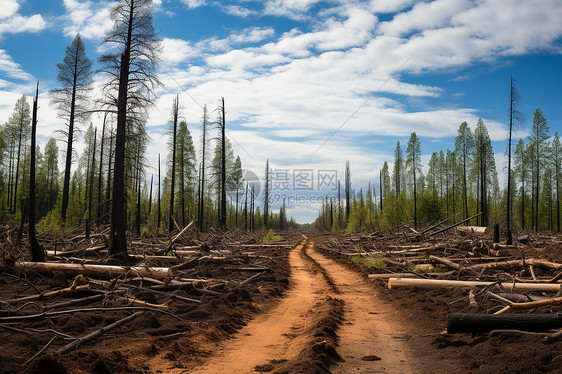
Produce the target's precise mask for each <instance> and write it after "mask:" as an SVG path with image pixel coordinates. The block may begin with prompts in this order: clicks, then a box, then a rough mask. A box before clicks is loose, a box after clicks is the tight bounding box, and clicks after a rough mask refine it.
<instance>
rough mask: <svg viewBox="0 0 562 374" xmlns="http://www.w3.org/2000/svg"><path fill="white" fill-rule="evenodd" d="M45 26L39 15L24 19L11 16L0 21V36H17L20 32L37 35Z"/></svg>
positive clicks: (15, 15)
mask: <svg viewBox="0 0 562 374" xmlns="http://www.w3.org/2000/svg"><path fill="white" fill-rule="evenodd" d="M46 26H47V22H45V20H44V19H43V17H42V16H41V15H40V14H34V15H32V16H30V17H24V16H21V15H19V14H12V15H11V16H10V17H6V18H4V19H2V20H1V21H0V36H2V35H3V34H19V33H22V32H32V33H37V32H39V31H41V30H43V29H45V27H46Z"/></svg>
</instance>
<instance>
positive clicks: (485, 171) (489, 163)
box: [474, 118, 496, 226]
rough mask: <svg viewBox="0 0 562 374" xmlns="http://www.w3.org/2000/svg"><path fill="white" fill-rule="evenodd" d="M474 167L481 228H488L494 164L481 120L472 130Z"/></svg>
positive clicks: (489, 142) (490, 146) (489, 143)
mask: <svg viewBox="0 0 562 374" xmlns="http://www.w3.org/2000/svg"><path fill="white" fill-rule="evenodd" d="M474 139H475V144H474V145H475V147H474V165H475V168H476V169H477V170H478V180H479V184H480V185H479V196H480V211H481V212H482V226H488V217H489V214H488V193H489V190H490V187H491V183H490V181H491V180H492V178H494V175H495V174H496V162H495V159H494V152H493V150H492V142H491V141H490V136H489V135H488V129H487V128H486V125H485V124H484V121H483V120H482V118H479V119H478V122H477V123H476V129H475V130H474Z"/></svg>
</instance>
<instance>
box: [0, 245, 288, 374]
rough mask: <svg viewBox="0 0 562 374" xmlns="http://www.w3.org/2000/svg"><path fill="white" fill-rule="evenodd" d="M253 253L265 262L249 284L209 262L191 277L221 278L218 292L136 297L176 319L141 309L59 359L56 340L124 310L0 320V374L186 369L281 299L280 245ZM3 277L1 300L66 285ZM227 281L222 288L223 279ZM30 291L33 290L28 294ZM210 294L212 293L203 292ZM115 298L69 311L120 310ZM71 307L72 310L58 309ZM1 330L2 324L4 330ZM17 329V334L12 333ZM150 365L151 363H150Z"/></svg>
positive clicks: (58, 280) (4, 311) (284, 256)
mask: <svg viewBox="0 0 562 374" xmlns="http://www.w3.org/2000/svg"><path fill="white" fill-rule="evenodd" d="M254 253H255V254H256V255H259V256H261V257H260V258H262V259H266V261H267V266H268V267H269V269H270V271H268V272H264V273H263V274H262V275H260V276H258V277H257V278H255V279H254V280H252V281H251V282H249V283H248V284H245V285H244V286H237V285H238V284H240V281H239V280H238V279H247V278H249V277H251V276H252V275H254V274H256V273H255V272H251V271H248V272H240V271H233V270H232V269H229V268H228V267H227V266H222V265H212V266H207V267H204V268H203V267H202V268H201V269H199V272H198V274H197V276H201V277H206V278H214V279H223V280H224V281H225V282H226V283H225V285H224V287H221V288H217V289H214V293H213V294H203V295H200V294H194V293H193V292H191V291H190V290H185V291H183V290H182V291H179V292H178V291H175V292H170V293H174V294H176V295H178V296H183V297H189V298H196V299H199V300H201V304H200V305H197V304H192V303H186V302H183V301H181V300H176V299H172V300H171V301H169V298H168V295H169V294H166V293H165V294H163V295H161V296H160V295H159V296H155V295H154V294H153V293H142V292H140V293H137V294H136V295H135V298H137V299H139V300H143V301H146V302H149V303H153V304H163V303H165V302H166V301H169V302H168V304H167V305H168V307H169V308H168V309H166V311H168V312H170V313H171V314H173V315H174V316H175V317H179V318H180V319H181V320H179V319H177V318H174V317H173V316H170V315H166V314H161V313H152V312H146V313H144V314H143V315H141V316H140V317H138V318H137V319H135V320H134V321H132V322H130V323H129V324H126V325H124V326H122V327H120V328H118V329H116V330H112V331H111V332H109V333H107V334H106V335H104V336H103V337H102V338H100V339H97V340H95V341H94V342H92V343H89V344H86V345H84V346H82V347H80V348H79V349H77V350H75V351H73V352H71V353H68V354H63V355H59V354H57V353H56V350H57V349H59V348H61V347H62V346H63V345H66V344H67V343H69V342H70V341H71V340H68V339H66V338H65V337H64V336H61V335H55V333H53V330H56V331H58V332H59V333H61V334H66V335H67V336H70V337H74V338H78V337H81V336H84V335H87V334H89V333H91V332H92V331H95V330H98V329H100V328H102V327H104V326H107V325H109V324H111V323H113V322H115V321H117V320H119V319H121V318H124V317H126V316H127V315H130V314H132V313H131V312H130V311H106V312H99V311H95V312H80V313H78V312H77V313H73V314H69V315H63V316H59V317H51V318H41V319H38V320H36V321H30V322H22V323H17V324H14V323H2V322H1V321H0V331H1V336H2V341H1V343H0V372H1V373H22V372H29V373H96V374H101V373H157V372H162V371H166V370H170V369H172V368H181V369H182V370H185V368H188V367H190V366H193V365H195V364H197V363H198V362H200V361H202V360H205V359H206V358H208V357H210V356H212V355H213V354H214V352H213V349H214V348H215V347H216V345H217V344H218V343H219V342H221V341H222V340H225V339H228V338H229V337H230V336H232V335H233V334H234V333H236V332H237V331H238V330H239V329H241V328H242V327H243V326H244V325H246V322H247V321H248V320H250V319H251V318H252V317H253V316H254V315H256V314H258V313H260V311H262V310H267V308H269V306H270V305H273V304H275V301H276V300H278V299H279V298H281V297H282V296H283V294H284V293H285V291H286V289H287V287H288V286H289V281H288V277H289V267H288V251H287V250H282V249H280V248H265V247H263V248H257V249H256V250H255V251H254ZM14 275H15V276H17V277H14V276H13V275H11V274H8V273H2V274H1V275H0V300H10V299H14V298H16V297H21V296H27V295H33V294H36V293H37V291H39V292H42V291H47V290H48V291H51V290H53V289H58V288H61V287H68V286H69V285H70V281H71V280H72V279H70V280H67V279H66V277H65V275H64V274H58V275H56V276H54V277H45V276H40V275H37V274H32V273H25V272H21V273H17V274H14ZM230 279H232V280H236V281H232V282H231V283H232V285H229V283H228V281H229V280H230ZM34 288H36V289H37V290H35V289H34ZM209 292H211V291H209ZM90 295H92V294H91V293H83V294H75V295H73V296H72V297H73V298H79V297H85V296H90ZM67 300H70V297H60V296H59V297H57V298H56V299H40V300H37V301H32V302H29V303H26V304H17V307H18V311H17V313H18V314H34V313H40V312H41V311H42V308H44V307H45V306H48V305H51V304H53V303H58V302H61V301H67ZM127 304H129V303H127V302H126V301H125V302H124V301H123V299H122V298H119V297H117V296H116V297H112V296H108V297H106V299H104V300H103V301H98V302H94V303H90V304H86V305H81V306H78V307H76V309H79V308H87V307H90V308H91V307H98V308H99V307H112V306H123V305H127ZM65 309H73V308H65ZM13 310H14V306H13V305H7V304H1V305H0V318H1V317H5V316H9V315H14V312H13ZM1 325H5V326H4V327H3V326H1ZM10 327H13V328H17V329H19V330H20V331H17V330H14V329H13V328H12V329H10ZM53 336H56V338H55V339H54V340H53V342H52V343H51V344H50V345H49V346H48V347H47V349H46V350H45V352H44V353H43V354H42V355H41V356H39V357H38V358H37V359H35V360H33V361H32V362H31V363H30V364H28V365H24V363H25V362H26V361H27V360H29V359H30V358H31V357H32V356H33V355H35V354H36V353H37V352H39V351H40V350H41V349H42V348H43V347H45V345H46V344H47V343H48V342H49V341H50V340H51V338H52V337H53ZM155 363H158V364H157V365H155Z"/></svg>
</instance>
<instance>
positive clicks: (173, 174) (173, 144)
mask: <svg viewBox="0 0 562 374" xmlns="http://www.w3.org/2000/svg"><path fill="white" fill-rule="evenodd" d="M179 111H180V109H179V95H177V96H176V98H175V99H174V103H173V104H172V128H171V131H172V134H171V135H172V139H171V144H170V145H171V147H172V155H171V160H170V161H171V162H172V170H171V173H170V177H171V183H170V217H168V220H169V224H168V232H169V233H170V232H172V230H173V229H174V222H173V221H174V219H173V217H174V202H175V201H174V192H175V188H176V134H177V132H178V116H179Z"/></svg>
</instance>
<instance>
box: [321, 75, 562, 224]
mask: <svg viewBox="0 0 562 374" xmlns="http://www.w3.org/2000/svg"><path fill="white" fill-rule="evenodd" d="M513 88H514V87H513V83H512V90H513ZM516 99H518V93H517V98H516ZM512 104H516V101H514V103H510V111H509V114H510V120H511V121H510V123H511V122H513V121H519V122H521V120H522V114H521V113H520V112H518V111H517V110H516V109H514V106H513V105H512ZM511 124H512V125H513V123H511ZM509 140H511V137H510V139H509ZM514 143H515V142H514ZM403 148H404V147H403V145H402V144H400V141H397V143H396V147H395V150H394V160H393V164H392V170H390V166H389V163H388V162H384V164H383V167H382V169H381V170H380V172H379V173H378V174H379V178H377V179H378V180H376V181H374V182H373V183H369V185H368V187H367V189H366V190H363V188H359V189H358V190H357V189H354V188H352V186H351V177H350V175H351V172H350V166H349V162H348V163H346V172H345V183H344V189H345V191H344V193H343V194H345V196H343V197H342V195H343V194H342V193H340V191H339V189H338V193H337V195H335V196H331V197H327V198H326V199H325V200H324V203H323V205H322V208H321V210H320V213H319V217H318V218H317V219H316V221H315V222H314V227H316V228H317V229H320V230H331V231H342V230H347V231H348V232H361V231H373V230H380V229H384V228H388V227H392V226H396V225H399V224H401V223H409V224H410V225H411V226H412V227H414V228H415V229H419V228H421V227H422V226H424V225H428V224H430V223H435V222H439V221H442V220H445V219H447V218H450V219H455V220H457V221H461V220H463V219H467V218H470V217H472V216H474V215H477V214H479V213H481V214H480V215H479V216H477V217H475V218H473V219H472V220H470V221H469V222H467V225H468V224H472V225H480V226H491V225H493V224H500V225H501V226H502V227H504V228H505V229H506V230H507V229H509V230H507V231H508V235H510V234H511V229H518V230H525V231H540V230H551V231H554V230H555V231H557V232H559V231H560V161H561V157H562V146H561V143H560V138H559V136H558V133H557V132H555V133H554V135H553V136H552V134H550V128H549V126H548V124H547V119H546V118H545V116H544V114H543V112H542V110H541V109H540V108H537V109H536V110H535V111H534V113H533V120H532V126H531V129H530V135H529V136H528V137H527V138H521V139H519V140H518V141H517V143H516V144H515V145H514V150H513V152H512V153H513V155H511V152H509V154H508V159H509V160H510V167H508V170H509V173H508V174H509V179H510V182H511V183H509V186H508V188H507V189H502V188H501V187H500V184H499V181H498V172H497V168H496V162H495V158H494V152H493V149H492V144H491V141H490V137H489V134H488V130H487V128H486V125H485V123H484V121H483V120H482V118H480V119H478V121H477V123H476V125H475V126H474V130H473V129H471V127H470V126H469V124H468V123H467V122H462V123H461V125H460V126H459V128H458V131H457V136H456V137H455V147H454V149H446V150H441V151H439V152H433V153H432V154H431V157H430V159H429V163H428V165H427V166H428V167H427V173H426V174H425V175H424V173H422V167H421V142H420V140H419V138H418V137H417V135H416V133H415V132H413V133H412V134H411V136H410V139H409V141H408V143H407V145H406V150H405V152H404V150H403ZM512 159H513V160H512ZM511 164H512V165H513V167H511ZM377 185H378V187H375V186H377ZM508 191H509V193H508ZM508 207H509V210H508ZM508 212H509V217H510V220H509V221H508V219H507V217H508Z"/></svg>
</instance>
